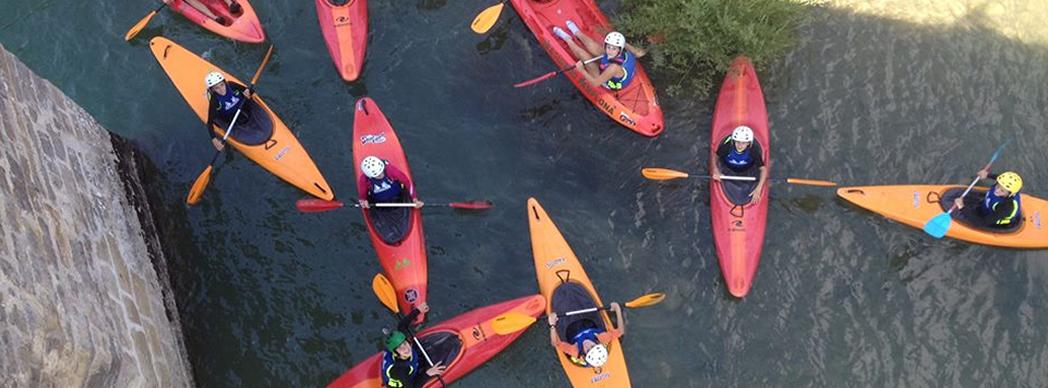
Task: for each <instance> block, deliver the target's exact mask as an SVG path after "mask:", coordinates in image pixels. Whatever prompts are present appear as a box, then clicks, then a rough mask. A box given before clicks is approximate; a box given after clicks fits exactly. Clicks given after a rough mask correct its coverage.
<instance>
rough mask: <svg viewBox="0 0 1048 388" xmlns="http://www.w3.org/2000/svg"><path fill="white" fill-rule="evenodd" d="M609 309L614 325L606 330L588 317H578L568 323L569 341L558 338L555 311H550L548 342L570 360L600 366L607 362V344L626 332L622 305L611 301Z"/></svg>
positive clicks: (578, 363)
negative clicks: (613, 317) (612, 313)
mask: <svg viewBox="0 0 1048 388" xmlns="http://www.w3.org/2000/svg"><path fill="white" fill-rule="evenodd" d="M611 311H613V312H615V320H616V323H617V324H616V327H617V328H613V329H611V330H610V331H606V330H604V329H602V328H599V327H597V325H596V323H594V322H593V321H591V320H589V319H579V320H577V321H575V322H571V323H570V324H568V327H567V330H565V331H566V333H567V335H568V336H570V337H571V342H564V341H561V340H560V336H559V335H557V321H558V320H559V318H558V317H557V313H550V314H549V318H547V321H548V322H549V337H550V343H551V344H553V347H555V348H557V350H558V351H560V352H562V353H564V354H566V355H568V358H569V359H571V362H572V363H574V364H576V365H579V366H584V367H594V368H600V367H602V366H604V364H605V363H607V362H608V346H607V345H605V344H608V343H611V341H614V340H615V339H617V338H619V337H622V336H623V335H625V334H626V326H625V322H624V321H623V318H622V306H619V304H618V303H615V302H612V303H611Z"/></svg>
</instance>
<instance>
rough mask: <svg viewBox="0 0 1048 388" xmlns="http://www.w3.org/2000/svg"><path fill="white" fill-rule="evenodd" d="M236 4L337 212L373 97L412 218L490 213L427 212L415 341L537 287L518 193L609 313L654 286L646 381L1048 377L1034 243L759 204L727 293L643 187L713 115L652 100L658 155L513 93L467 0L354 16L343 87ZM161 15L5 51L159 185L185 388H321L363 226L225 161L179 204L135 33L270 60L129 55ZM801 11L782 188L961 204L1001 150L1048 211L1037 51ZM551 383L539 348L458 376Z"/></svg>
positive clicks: (158, 84) (171, 29)
mask: <svg viewBox="0 0 1048 388" xmlns="http://www.w3.org/2000/svg"><path fill="white" fill-rule="evenodd" d="M1020 3H1023V2H1020ZM1028 3H1029V4H1035V3H1036V2H1028ZM253 4H254V5H255V8H256V9H257V11H258V13H259V14H260V15H261V17H262V20H263V23H264V26H265V29H266V32H267V34H268V36H269V38H270V39H271V40H272V41H273V43H274V44H275V45H276V47H277V49H276V54H275V56H274V58H273V60H272V62H271V63H270V66H269V67H268V69H267V70H266V73H265V75H264V76H263V80H262V81H261V83H260V84H259V91H260V93H262V94H263V95H264V96H266V99H267V101H268V103H269V105H270V106H271V107H272V108H273V109H274V110H276V111H277V112H279V113H280V115H281V117H282V118H283V119H284V121H285V122H286V123H287V124H288V125H289V126H291V127H292V129H293V130H294V131H295V133H296V135H297V136H298V137H299V139H300V140H301V142H302V143H303V145H304V146H305V147H306V148H307V149H308V150H309V151H310V153H311V155H312V156H313V158H314V160H316V162H317V164H318V166H319V167H320V169H321V170H322V171H323V172H324V173H325V176H326V177H327V179H328V181H329V182H330V183H331V185H332V187H333V188H334V190H335V191H336V193H337V194H338V195H339V196H340V197H342V198H347V197H351V196H352V193H353V191H354V186H353V185H354V182H353V181H354V179H353V178H352V177H351V174H352V166H351V164H350V163H351V156H350V151H349V139H350V131H351V127H352V103H353V101H354V100H355V99H356V98H358V97H361V96H364V95H368V96H370V97H372V98H374V99H375V100H376V102H377V103H378V104H380V105H381V107H382V109H383V111H384V112H385V113H386V115H387V116H389V118H390V120H391V121H392V123H393V125H394V127H395V128H396V129H397V131H398V134H399V135H400V137H401V140H402V142H403V143H404V146H405V149H406V151H407V153H408V157H409V160H410V161H411V167H412V170H413V173H414V175H415V177H416V184H417V186H418V190H419V192H420V195H421V196H422V198H423V199H425V200H429V201H437V202H439V201H445V200H457V199H462V198H486V199H490V200H492V201H494V202H495V203H496V208H495V209H493V210H491V211H489V212H486V213H484V214H479V215H477V214H465V213H453V212H448V211H443V210H438V209H430V210H428V211H427V213H426V218H425V223H426V240H427V243H428V246H429V260H430V261H429V266H430V286H429V292H430V304H431V305H432V306H433V312H432V313H431V317H430V319H431V321H432V322H438V321H440V320H443V319H445V318H448V317H451V316H454V315H457V314H459V313H461V312H464V311H466V310H469V309H471V308H474V307H479V306H482V305H487V304H491V303H494V302H497V301H501V300H506V299H510V298H514V297H517V296H521V295H525V294H530V293H535V292H537V286H536V283H535V280H534V269H533V267H532V258H531V252H530V243H529V239H528V231H527V222H526V219H525V212H524V202H525V200H526V198H527V197H529V196H535V197H538V198H539V199H540V200H541V201H542V203H543V205H544V206H545V207H546V209H547V210H548V211H549V212H550V215H551V216H552V217H553V219H554V220H555V221H556V222H557V224H558V225H559V226H560V227H561V230H562V232H563V233H564V235H565V236H566V237H567V239H568V241H569V243H571V244H572V246H573V247H574V249H575V251H576V252H577V254H578V255H579V257H580V259H581V260H582V262H583V264H584V265H585V266H586V269H587V271H588V272H589V275H590V277H591V278H592V279H593V280H594V282H595V284H596V286H597V288H598V289H599V290H600V291H601V293H602V295H603V297H604V299H605V300H619V301H624V300H628V299H631V298H632V297H634V296H636V295H638V294H641V293H644V292H648V291H653V290H656V291H663V292H666V293H667V294H668V295H669V297H668V298H667V300H666V301H665V302H664V303H662V304H661V305H659V306H657V307H652V308H650V309H647V310H638V311H631V312H629V313H628V314H627V318H628V326H629V335H628V337H627V339H626V342H625V344H624V347H625V351H626V357H627V360H628V363H629V368H630V374H631V376H632V378H633V382H634V385H635V386H638V387H650V386H659V385H666V384H672V385H677V386H694V387H704V386H740V387H752V386H972V387H978V386H1009V387H1012V386H1030V387H1039V386H1045V385H1048V378H1046V376H1048V364H1045V363H1044V362H1043V360H1044V359H1045V358H1046V357H1048V345H1046V344H1048V342H1046V335H1045V334H1044V331H1043V330H1042V328H1043V327H1045V326H1046V325H1048V313H1046V312H1045V311H1044V310H1042V308H1044V307H1045V303H1044V302H1043V300H1044V298H1043V295H1044V294H1045V293H1046V292H1048V287H1046V286H1045V284H1046V276H1045V275H1048V264H1046V259H1048V253H1046V252H1044V251H1014V250H1002V249H995V248H988V247H982V246H975V245H970V244H967V243H963V242H958V241H953V240H932V239H930V238H928V237H926V236H925V235H924V234H923V233H922V232H920V231H919V230H916V229H912V228H908V227H905V226H901V225H898V224H895V223H892V222H889V221H886V220H884V219H882V218H880V217H878V216H876V215H874V214H872V213H869V212H866V211H863V210H861V209H858V208H855V207H853V206H850V205H848V204H846V203H844V202H843V201H841V200H839V199H836V198H835V196H834V194H833V191H831V190H827V189H820V188H807V187H788V186H783V185H778V186H773V188H772V199H771V201H772V202H771V206H770V211H771V213H770V216H769V221H768V222H769V223H768V229H769V232H768V236H767V240H766V244H765V248H764V255H763V259H762V263H761V267H760V269H759V271H758V274H757V277H756V280H755V284H754V286H753V289H752V291H751V292H750V294H749V296H747V297H746V299H745V300H737V299H734V298H732V297H730V296H729V295H728V294H727V292H726V290H725V287H724V284H723V280H722V279H721V277H720V271H719V268H718V265H717V261H716V257H715V254H714V251H713V246H712V237H711V233H710V226H709V212H708V196H709V193H708V189H707V187H706V185H705V184H695V183H674V184H662V185H660V184H653V183H651V182H648V181H645V180H644V179H643V178H641V177H640V175H639V173H638V170H639V169H640V168H641V167H645V166H664V167H671V168H678V169H686V170H691V171H703V170H704V169H705V162H704V160H705V158H706V155H707V153H708V149H707V144H708V136H709V135H708V134H709V122H710V113H711V109H712V105H713V104H712V101H693V100H690V99H687V98H669V97H667V96H663V97H662V98H661V103H662V106H663V109H664V110H665V114H666V128H667V129H666V131H665V132H664V134H663V135H662V136H660V137H659V138H656V139H651V140H649V139H646V138H642V137H640V136H637V135H634V134H633V133H631V132H629V131H627V130H625V129H623V128H621V127H619V126H617V125H616V124H614V123H612V122H611V121H610V120H608V119H607V118H606V117H605V116H604V115H602V114H600V113H599V112H597V111H596V110H595V109H594V108H593V107H592V106H591V105H590V104H589V103H588V102H587V101H586V100H585V99H584V98H582V97H581V96H580V95H579V94H578V93H577V92H576V91H575V89H574V87H573V86H572V85H571V84H570V83H569V82H568V81H567V80H564V79H556V80H551V81H547V82H545V83H543V84H541V85H539V86H536V87H532V88H529V89H515V88H513V87H512V84H513V83H515V82H519V81H521V80H524V79H527V78H530V77H533V76H536V75H539V74H542V73H544V72H547V71H550V70H551V69H552V62H551V61H550V60H549V59H548V57H547V56H546V54H545V52H544V51H543V50H542V48H541V47H540V46H539V45H538V44H537V42H536V41H535V39H534V38H533V36H532V34H531V33H530V32H529V31H528V30H527V28H526V27H525V26H524V25H523V23H522V22H521V20H520V19H519V17H518V16H517V15H516V14H515V13H514V12H513V10H512V8H511V7H507V8H506V10H505V12H504V14H503V16H502V20H501V22H500V23H499V24H498V25H497V26H496V27H495V29H494V30H493V32H492V33H491V34H489V35H488V36H477V35H474V34H473V33H472V32H470V31H469V27H468V24H469V22H470V21H471V20H472V17H473V16H474V15H475V14H476V13H477V12H479V11H480V10H481V9H483V8H484V7H485V6H487V5H488V4H487V3H483V2H466V1H454V2H449V1H384V2H383V1H373V2H372V3H371V4H369V8H370V11H371V36H370V41H369V51H368V60H367V64H366V65H365V70H364V74H363V77H362V78H361V80H360V81H358V82H355V83H351V84H346V83H343V82H341V81H340V80H339V78H338V76H337V74H336V73H335V71H334V68H333V66H332V65H331V63H330V59H329V58H328V54H327V51H326V49H325V46H324V43H323V40H322V38H321V36H320V32H319V28H318V26H317V20H316V14H315V10H314V6H313V4H311V3H310V2H291V1H268V2H259V1H256V2H254V3H253ZM153 6H154V4H152V3H143V2H128V1H117V2H77V3H74V4H65V3H62V2H54V1H29V0H6V1H5V2H4V5H3V6H2V8H3V12H0V43H2V44H3V45H4V46H5V47H6V48H7V49H8V50H11V51H13V52H14V53H15V54H17V55H18V56H19V57H20V58H21V59H22V60H23V61H25V62H26V63H27V64H28V65H29V66H30V67H31V68H33V69H34V70H35V71H36V72H38V73H39V74H40V75H42V76H44V77H46V78H48V79H49V80H51V81H52V82H54V83H55V84H56V85H58V86H59V87H60V88H61V89H62V90H63V91H65V92H66V93H67V94H68V95H70V96H71V97H72V98H74V99H75V100H77V101H78V102H79V103H81V104H82V105H83V106H84V107H85V108H86V109H87V110H88V111H89V112H91V113H92V114H93V115H94V116H95V117H96V118H98V120H99V121H100V122H101V123H102V124H103V125H104V126H105V127H107V128H109V129H110V130H112V131H113V132H116V133H118V134H120V135H122V136H124V137H127V138H129V139H131V140H132V141H133V142H135V143H136V144H137V145H138V146H139V147H140V148H141V149H142V150H143V151H144V152H145V153H146V154H147V156H148V157H149V158H150V159H151V160H152V161H153V162H154V163H155V164H156V165H157V166H158V168H159V170H160V175H159V176H157V177H155V178H156V183H155V184H154V188H155V189H156V190H157V191H158V192H159V193H160V196H161V200H162V201H163V205H164V206H163V207H164V210H165V212H166V217H165V219H164V222H165V224H166V225H167V229H168V230H169V233H172V238H173V239H175V240H176V241H181V243H180V244H179V245H178V246H176V247H174V248H175V249H177V251H178V254H177V255H176V256H177V257H176V260H175V262H174V263H172V272H173V278H174V283H175V287H176V293H177V299H178V304H179V308H180V314H181V318H182V322H183V324H184V329H185V334H186V337H187V338H186V343H187V346H188V349H189V352H190V358H191V361H192V364H193V368H194V370H193V372H194V375H195V379H196V381H197V382H198V384H199V385H201V386H207V387H227V386H250V387H259V386H317V385H324V384H326V383H327V382H329V381H330V380H332V379H334V378H335V377H337V376H338V375H339V374H340V373H342V372H343V371H344V370H345V369H346V368H347V367H348V366H349V365H351V364H352V363H353V362H355V361H358V360H361V359H364V358H366V357H367V356H369V355H370V354H372V353H373V352H375V351H376V350H377V349H378V339H379V338H380V336H381V334H380V329H381V328H382V327H383V326H388V325H390V324H391V320H390V319H389V318H388V315H387V314H386V313H385V311H384V310H383V308H382V306H381V305H380V304H379V303H377V302H376V301H375V299H374V297H373V296H372V295H371V291H370V279H371V276H372V275H373V274H374V273H375V272H377V271H378V269H379V267H378V263H377V260H376V259H375V257H374V253H373V251H372V249H371V246H370V242H369V241H368V238H367V235H366V233H365V231H364V226H363V223H362V219H361V217H360V214H359V213H357V212H355V211H352V210H343V211H340V212H333V213H327V214H319V215H303V214H300V213H298V212H297V211H296V210H295V209H294V206H293V203H294V201H295V200H296V199H298V198H300V197H301V196H302V193H300V192H298V191H296V190H295V189H293V188H291V187H289V186H287V185H285V184H283V183H281V182H279V181H278V180H277V179H275V178H273V177H272V176H271V175H269V174H268V173H266V172H264V171H262V170H261V169H259V168H258V167H257V166H255V165H254V164H252V163H250V162H248V161H247V160H245V159H244V158H243V157H241V156H239V155H233V154H227V155H226V156H225V158H224V159H222V161H221V162H220V163H221V165H222V166H221V167H220V168H219V171H218V173H217V175H216V176H215V179H214V180H213V182H212V183H211V186H210V188H209V189H208V192H207V195H206V197H205V199H204V201H203V203H202V204H201V205H199V206H197V207H194V208H185V207H184V205H182V202H181V201H182V198H183V196H184V194H185V191H186V189H187V188H188V186H189V184H190V183H191V182H192V180H193V179H194V178H195V177H196V175H197V174H198V173H199V171H200V170H201V169H202V168H203V167H204V166H205V165H206V163H207V161H208V158H209V157H210V155H211V153H212V148H210V146H209V145H208V144H207V143H206V138H205V135H204V130H203V128H202V127H201V125H200V124H199V122H198V120H197V119H196V117H195V116H194V115H192V113H191V112H190V110H189V109H188V108H187V107H186V106H185V104H184V103H183V101H182V99H181V97H180V96H179V95H178V93H177V92H176V91H175V89H174V88H173V87H172V86H171V84H170V82H169V81H168V79H167V77H166V76H165V75H164V73H163V71H162V70H161V69H160V67H159V66H158V65H157V64H156V62H155V61H154V60H153V57H152V55H151V54H150V52H149V50H148V48H147V46H146V44H147V41H148V38H149V37H152V36H156V35H164V36H167V37H169V38H171V39H173V40H175V41H176V42H179V43H181V44H183V45H185V46H186V47H188V48H189V49H190V50H193V51H195V52H198V53H201V52H202V53H204V55H205V56H207V57H208V58H209V59H210V60H212V61H214V62H215V63H217V64H219V65H220V66H222V67H223V68H225V69H226V70H228V71H231V72H233V73H235V74H238V75H240V76H242V78H246V77H249V76H250V73H251V72H252V71H253V70H254V68H255V66H256V65H257V61H258V60H259V58H261V57H262V55H263V53H264V50H265V49H264V47H262V46H259V45H246V44H237V43H232V42H230V41H227V40H224V39H221V38H219V37H217V36H215V35H212V34H210V33H208V32H207V31H205V30H203V29H201V28H199V27H197V26H196V25H193V24H191V23H189V22H187V21H186V20H184V19H183V18H181V17H180V16H178V15H175V14H173V13H171V12H167V11H165V12H162V13H161V14H160V15H158V16H157V17H156V18H155V19H154V20H153V22H152V23H151V26H150V27H149V28H148V29H146V30H145V31H144V32H143V33H142V35H140V36H139V37H138V38H137V39H136V40H134V41H133V42H131V44H126V43H124V42H123V40H122V37H123V34H124V32H125V31H126V29H127V28H128V27H129V26H130V25H132V24H133V23H134V22H135V21H136V20H137V19H138V18H140V17H141V16H142V15H144V14H145V13H146V12H148V10H149V9H151V8H152V7H153ZM602 6H603V7H604V8H605V9H608V10H609V11H610V10H613V9H614V8H615V4H611V3H608V2H605V3H604V4H602ZM812 12H813V13H814V14H815V19H814V21H813V22H812V24H811V25H809V26H807V27H805V28H804V29H803V30H802V31H801V38H802V39H801V40H802V42H801V45H800V46H799V47H798V48H797V49H796V50H795V51H794V52H792V53H791V54H790V55H789V57H788V58H786V60H785V61H784V62H783V63H782V64H780V65H777V66H773V70H772V71H771V72H769V73H768V74H761V78H762V82H763V84H764V87H765V93H766V95H767V99H768V109H769V117H770V121H771V128H772V130H771V133H772V146H771V147H772V148H771V154H772V159H773V161H774V163H775V164H774V171H775V173H776V174H779V176H801V177H813V178H822V179H830V180H835V181H837V182H841V183H844V184H893V183H962V182H966V181H967V179H968V177H969V176H970V175H971V174H972V173H973V172H974V171H975V170H977V169H978V168H979V167H980V166H981V165H982V164H983V163H985V160H986V159H987V158H988V156H989V154H990V153H991V152H992V151H993V149H994V148H996V146H997V145H998V144H1000V143H1002V142H1004V141H1005V140H1006V139H1009V138H1014V139H1015V140H1016V141H1015V142H1014V143H1013V144H1012V145H1011V146H1009V148H1008V152H1007V153H1006V154H1005V155H1004V156H1003V157H1002V158H1001V159H1000V160H999V161H998V162H997V164H996V166H998V167H1000V168H1008V169H1015V170H1019V171H1021V172H1022V173H1023V175H1024V178H1025V181H1026V187H1027V189H1026V190H1027V191H1028V192H1029V193H1031V194H1034V193H1036V194H1040V195H1041V196H1045V195H1048V183H1046V182H1048V171H1046V170H1045V168H1044V166H1046V165H1048V156H1046V153H1045V152H1043V148H1044V146H1045V145H1048V131H1046V129H1045V124H1046V111H1045V106H1048V93H1046V92H1045V87H1044V85H1048V67H1046V66H1045V63H1046V60H1048V47H1044V46H1042V45H1039V44H1037V43H1025V42H1023V41H1020V40H1016V39H1014V38H1010V37H1006V36H1003V35H1000V34H998V33H997V32H995V30H993V29H990V28H978V27H976V28H972V27H970V26H969V25H966V26H950V25H924V24H911V23H910V22H906V21H898V20H894V19H889V18H882V17H878V16H872V15H868V14H856V13H852V12H849V11H845V10H834V9H814V10H813V11H812ZM974 16H978V15H974ZM653 78H654V81H655V83H656V84H657V85H658V84H660V83H663V82H672V81H673V80H672V79H669V77H668V76H666V75H663V74H658V73H655V74H653ZM566 385H567V380H566V378H565V377H564V375H563V372H562V371H561V369H560V366H559V364H558V363H557V361H556V359H555V357H554V354H553V352H552V350H550V349H549V346H548V337H547V335H546V332H545V330H541V329H538V328H534V329H532V330H531V331H529V332H528V333H527V334H525V335H524V336H522V337H521V338H520V340H519V341H517V342H516V343H515V344H513V345H512V346H511V347H510V348H508V349H507V350H506V351H505V352H503V353H502V354H500V355H499V356H498V357H497V358H495V359H494V360H492V361H491V362H490V363H488V364H487V365H486V366H485V367H483V368H480V369H478V370H477V371H475V372H474V373H472V374H471V375H469V376H467V377H466V378H465V379H463V380H461V381H460V382H459V383H457V384H456V386H460V387H481V386H504V387H547V386H549V387H557V386H566Z"/></svg>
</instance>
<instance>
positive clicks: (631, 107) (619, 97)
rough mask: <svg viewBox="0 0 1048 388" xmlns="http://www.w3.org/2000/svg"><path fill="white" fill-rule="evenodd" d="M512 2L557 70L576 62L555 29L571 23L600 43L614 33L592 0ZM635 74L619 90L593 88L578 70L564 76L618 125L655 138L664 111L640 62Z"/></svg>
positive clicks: (517, 0) (523, 0) (529, 0)
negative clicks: (569, 21) (627, 83)
mask: <svg viewBox="0 0 1048 388" xmlns="http://www.w3.org/2000/svg"><path fill="white" fill-rule="evenodd" d="M510 2H511V3H512V4H513V7H514V8H516V9H517V13H518V14H520V17H521V19H523V20H524V23H525V24H527V26H528V28H530V29H531V32H532V33H534V34H535V38H536V39H538V41H539V44H541V45H542V47H543V48H545V49H546V52H547V53H548V54H549V56H550V58H552V59H553V63H554V64H555V65H556V67H558V68H565V67H568V66H570V65H572V64H574V63H575V62H577V59H575V57H574V56H573V55H572V53H571V51H570V50H569V49H568V46H567V44H566V43H564V41H563V40H562V39H560V38H558V37H557V36H556V35H554V34H553V27H554V26H560V28H565V22H566V21H568V20H571V21H573V22H575V24H576V25H578V27H579V29H580V30H581V31H582V32H584V33H586V34H587V35H588V36H590V37H591V38H593V39H594V40H596V41H598V42H600V41H603V36H604V35H605V34H607V33H608V32H611V31H612V30H613V28H612V25H611V23H610V22H609V21H608V18H607V17H606V16H604V13H603V12H601V10H600V8H598V7H597V5H596V4H595V3H594V2H593V1H592V0H552V1H548V2H539V1H535V0H510ZM636 72H637V73H636V74H635V75H634V76H633V80H632V81H630V85H629V86H627V87H626V88H624V89H622V90H619V91H612V90H608V89H606V88H604V87H601V86H593V85H591V84H590V83H589V81H587V80H586V78H585V77H584V76H583V75H582V74H580V73H579V72H578V71H576V70H570V71H567V72H565V73H564V75H565V76H567V77H568V79H570V80H571V82H572V83H573V84H575V87H577V88H578V89H579V91H581V92H582V94H583V95H585V96H586V98H587V99H589V100H590V102H592V103H593V105H595V106H596V107H597V108H598V109H599V110H600V111H602V112H604V114H606V115H608V116H609V117H611V118H612V119H613V120H615V121H616V122H618V123H619V124H622V125H623V126H625V127H627V128H629V129H631V130H633V131H635V132H637V133H640V134H642V135H645V136H656V135H658V134H659V133H661V132H662V129H663V118H662V108H660V107H659V102H658V98H657V97H656V96H655V87H654V86H653V85H652V83H651V80H650V79H649V78H648V75H647V73H645V72H644V67H643V66H642V65H641V64H640V63H639V62H638V63H637V67H636Z"/></svg>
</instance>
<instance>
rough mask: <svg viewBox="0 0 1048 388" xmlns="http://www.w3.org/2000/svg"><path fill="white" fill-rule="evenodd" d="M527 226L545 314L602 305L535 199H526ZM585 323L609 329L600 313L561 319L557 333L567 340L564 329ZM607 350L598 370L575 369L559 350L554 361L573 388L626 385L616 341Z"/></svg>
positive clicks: (608, 322)
mask: <svg viewBox="0 0 1048 388" xmlns="http://www.w3.org/2000/svg"><path fill="white" fill-rule="evenodd" d="M528 225H529V227H530V229H531V250H532V253H533V254H534V255H535V275H536V277H537V278H538V281H539V291H540V292H541V293H542V296H543V297H545V298H546V314H549V313H552V312H558V313H561V314H563V313H565V312H568V311H573V310H581V309H585V308H590V307H598V306H603V305H604V302H601V300H600V296H599V295H598V294H597V290H596V289H595V288H594V287H593V282H591V281H590V279H589V276H586V270H584V269H583V268H582V264H581V263H579V259H578V258H577V257H575V252H573V251H572V250H571V247H570V246H568V242H567V241H565V240H564V236H563V235H561V234H560V230H558V229H557V225H554V224H553V220H551V219H550V218H549V216H547V215H546V211H545V210H544V209H542V205H539V202H538V201H537V200H535V198H529V199H528ZM583 319H584V320H589V321H590V322H591V323H593V324H595V326H596V327H600V328H604V329H608V328H611V327H613V325H612V321H611V317H610V316H609V315H608V313H607V312H606V311H604V310H600V311H598V312H593V313H587V314H579V315H573V316H570V317H562V318H561V319H560V320H558V321H557V331H558V332H559V333H560V337H561V340H562V341H565V342H570V341H568V340H567V338H570V337H574V334H571V335H568V333H566V332H567V329H568V326H572V323H574V322H576V321H578V320H583ZM605 345H607V347H608V362H607V363H606V364H604V366H603V367H601V368H599V369H595V368H590V367H584V366H579V365H576V364H574V363H572V362H571V359H570V358H568V356H567V355H565V354H564V353H561V352H559V351H555V352H556V353H557V358H558V359H560V365H561V366H562V367H564V373H566V374H567V375H568V380H570V381H571V385H572V386H574V387H609V388H611V387H614V388H627V387H629V386H630V376H629V373H628V371H627V370H626V357H625V356H624V355H623V354H622V342H621V341H619V340H618V339H616V340H614V341H612V342H611V343H610V344H605Z"/></svg>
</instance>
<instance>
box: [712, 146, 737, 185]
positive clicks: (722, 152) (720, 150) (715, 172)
mask: <svg viewBox="0 0 1048 388" xmlns="http://www.w3.org/2000/svg"><path fill="white" fill-rule="evenodd" d="M728 147H733V145H731V143H725V142H723V141H722V142H721V143H720V145H719V146H717V152H716V153H714V154H711V155H710V175H711V178H712V179H713V180H715V181H717V182H720V180H721V179H720V176H721V169H720V161H721V160H723V159H724V157H726V156H728V152H730V149H729V148H728Z"/></svg>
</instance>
